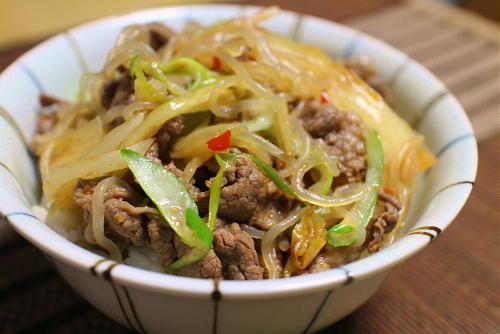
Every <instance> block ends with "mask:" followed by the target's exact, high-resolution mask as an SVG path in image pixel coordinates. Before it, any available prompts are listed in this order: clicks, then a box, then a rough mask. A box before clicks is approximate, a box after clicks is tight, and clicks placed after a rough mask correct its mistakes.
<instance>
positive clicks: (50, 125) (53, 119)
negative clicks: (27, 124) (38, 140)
mask: <svg viewBox="0 0 500 334" xmlns="http://www.w3.org/2000/svg"><path fill="white" fill-rule="evenodd" d="M58 121H59V117H58V116H57V113H56V112H49V113H41V114H40V115H38V121H37V127H36V133H37V134H38V135H44V134H46V133H49V132H50V131H52V130H53V129H54V128H55V126H56V125H57V122H58Z"/></svg>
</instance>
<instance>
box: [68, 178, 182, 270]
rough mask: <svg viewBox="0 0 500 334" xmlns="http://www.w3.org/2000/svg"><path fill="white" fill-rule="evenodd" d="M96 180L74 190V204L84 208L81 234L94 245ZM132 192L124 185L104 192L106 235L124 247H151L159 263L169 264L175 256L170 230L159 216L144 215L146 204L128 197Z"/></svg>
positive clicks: (86, 181)
mask: <svg viewBox="0 0 500 334" xmlns="http://www.w3.org/2000/svg"><path fill="white" fill-rule="evenodd" d="M99 181H100V180H99V179H96V180H85V181H80V182H79V183H78V185H77V187H76V189H75V191H74V193H73V199H74V201H75V203H76V204H78V205H79V206H81V207H82V208H83V216H84V221H85V223H86V226H85V227H84V237H85V239H86V240H87V241H88V242H89V243H90V244H96V241H95V237H94V233H93V231H92V217H91V212H92V195H93V193H94V188H95V186H96V185H97V183H98V182H99ZM131 198H132V194H130V193H129V191H128V190H127V189H125V188H123V187H120V186H112V187H111V188H110V189H109V190H108V191H107V192H106V195H105V201H104V218H105V224H104V230H105V235H106V236H107V237H108V238H110V239H111V240H113V241H114V242H115V243H117V244H119V245H122V247H120V249H121V250H122V251H123V250H124V249H125V248H126V246H128V245H130V244H133V245H136V246H146V247H151V248H152V249H153V250H154V251H155V252H156V253H157V254H158V256H159V258H160V260H161V262H162V264H164V265H168V264H170V263H172V262H173V259H174V256H175V254H174V245H173V231H172V230H171V229H170V227H168V225H167V224H166V222H165V221H164V220H163V218H161V217H160V216H157V215H153V214H145V212H146V209H148V208H147V207H143V206H134V205H133V204H132V203H131V202H130V200H131Z"/></svg>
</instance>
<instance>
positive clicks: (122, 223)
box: [104, 198, 149, 246]
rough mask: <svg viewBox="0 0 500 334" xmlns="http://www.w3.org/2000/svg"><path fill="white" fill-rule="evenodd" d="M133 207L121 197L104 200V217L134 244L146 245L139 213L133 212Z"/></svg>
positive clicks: (146, 237) (114, 228) (146, 239)
mask: <svg viewBox="0 0 500 334" xmlns="http://www.w3.org/2000/svg"><path fill="white" fill-rule="evenodd" d="M134 211H135V207H134V206H133V205H131V204H130V203H129V202H127V201H124V200H123V199H121V198H110V199H108V200H107V201H105V202H104V217H105V219H106V221H107V222H108V224H109V225H110V227H111V228H112V229H113V230H114V231H115V232H117V233H118V234H120V235H121V236H122V237H124V238H127V239H129V240H130V241H131V242H132V243H133V244H134V245H136V246H146V245H147V244H148V243H149V241H148V236H147V233H146V231H145V229H144V224H143V222H142V220H141V215H140V214H137V213H134Z"/></svg>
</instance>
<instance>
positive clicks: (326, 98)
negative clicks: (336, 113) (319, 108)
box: [319, 90, 330, 104]
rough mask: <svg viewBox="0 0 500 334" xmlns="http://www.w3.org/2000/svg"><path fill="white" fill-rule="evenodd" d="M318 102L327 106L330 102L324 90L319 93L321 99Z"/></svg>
mask: <svg viewBox="0 0 500 334" xmlns="http://www.w3.org/2000/svg"><path fill="white" fill-rule="evenodd" d="M319 101H320V102H321V104H327V103H329V102H330V97H328V93H327V92H326V90H324V91H322V92H321V98H320V100H319Z"/></svg>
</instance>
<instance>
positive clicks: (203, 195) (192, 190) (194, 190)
mask: <svg viewBox="0 0 500 334" xmlns="http://www.w3.org/2000/svg"><path fill="white" fill-rule="evenodd" d="M164 167H165V168H167V169H168V170H170V171H171V172H172V173H174V174H175V176H177V177H178V178H181V177H182V173H183V172H182V171H181V170H180V169H179V168H177V166H176V165H175V163H174V162H173V161H170V163H169V164H168V165H165V166H164ZM195 182H196V180H195V179H194V178H192V179H191V180H190V181H189V184H188V187H187V190H188V192H189V195H191V197H192V198H193V200H194V201H195V202H196V204H198V208H199V210H200V213H201V214H202V215H204V214H205V213H207V212H205V211H207V210H208V209H207V208H208V199H209V197H210V193H209V192H208V191H200V189H198V187H196V185H195Z"/></svg>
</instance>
